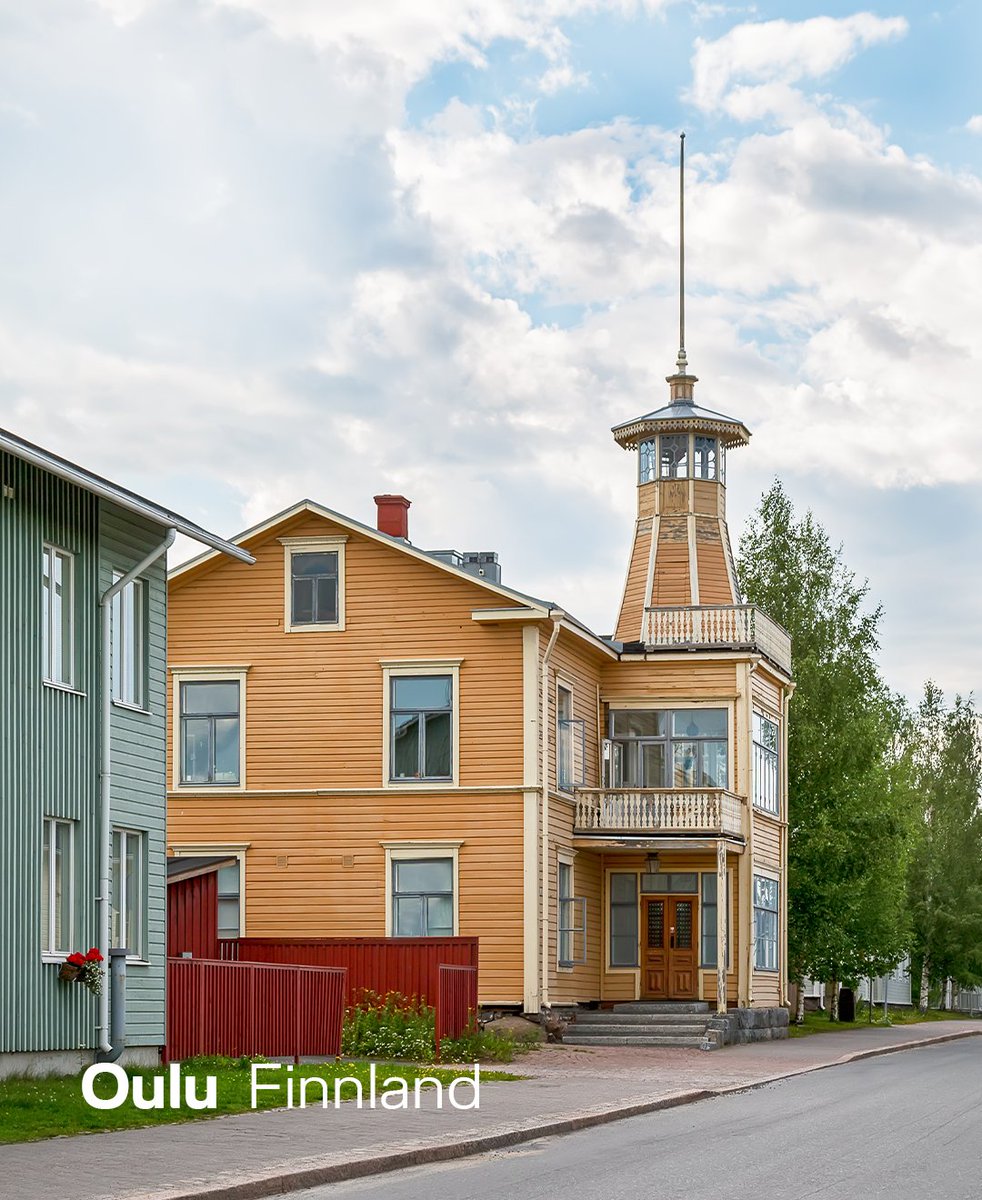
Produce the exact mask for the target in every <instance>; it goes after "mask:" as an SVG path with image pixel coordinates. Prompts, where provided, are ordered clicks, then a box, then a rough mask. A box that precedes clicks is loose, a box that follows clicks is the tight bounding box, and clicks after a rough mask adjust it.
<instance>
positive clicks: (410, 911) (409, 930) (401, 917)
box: [393, 896, 423, 937]
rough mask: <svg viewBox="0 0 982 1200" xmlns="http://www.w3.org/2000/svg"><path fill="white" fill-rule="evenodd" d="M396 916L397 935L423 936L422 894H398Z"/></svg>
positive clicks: (395, 931) (395, 927) (395, 930)
mask: <svg viewBox="0 0 982 1200" xmlns="http://www.w3.org/2000/svg"><path fill="white" fill-rule="evenodd" d="M394 916H395V920H394V921H393V925H394V933H395V936H396V937H422V936H423V898H422V896H397V897H396V899H395V913H394Z"/></svg>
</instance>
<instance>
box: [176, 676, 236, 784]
mask: <svg viewBox="0 0 982 1200" xmlns="http://www.w3.org/2000/svg"><path fill="white" fill-rule="evenodd" d="M240 703H241V694H240V683H239V681H238V680H237V679H215V680H210V679H209V680H197V681H195V682H193V683H182V684H181V783H195V784H218V785H224V786H226V787H236V786H238V784H239V783H240V780H241V769H240V742H239V735H240V728H239V719H240Z"/></svg>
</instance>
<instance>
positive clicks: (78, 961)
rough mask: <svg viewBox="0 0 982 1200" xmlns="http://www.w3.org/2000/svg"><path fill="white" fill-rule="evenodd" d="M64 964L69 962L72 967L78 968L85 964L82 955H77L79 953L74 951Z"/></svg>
mask: <svg viewBox="0 0 982 1200" xmlns="http://www.w3.org/2000/svg"><path fill="white" fill-rule="evenodd" d="M65 962H70V963H71V964H72V966H73V967H80V966H82V965H83V963H84V962H85V957H84V955H81V954H79V952H78V951H77V950H76V951H75V953H74V954H69V956H68V958H66V959H65Z"/></svg>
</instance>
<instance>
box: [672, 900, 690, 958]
mask: <svg viewBox="0 0 982 1200" xmlns="http://www.w3.org/2000/svg"><path fill="white" fill-rule="evenodd" d="M675 949H676V950H691V949H692V901H691V900H676V901H675Z"/></svg>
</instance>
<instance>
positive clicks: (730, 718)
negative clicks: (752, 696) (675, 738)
mask: <svg viewBox="0 0 982 1200" xmlns="http://www.w3.org/2000/svg"><path fill="white" fill-rule="evenodd" d="M600 702H601V704H602V705H603V704H605V705H606V706H607V716H608V720H607V722H606V723H605V725H604V728H605V730H608V731H609V729H610V720H609V718H610V714H611V713H612V712H614V711H615V709H616V710H617V711H618V712H620V711H623V710H628V711H634V710H636V709H658V710H664V709H679V708H725V709H726V779H727V786H726V787H725V788H723V791H725V792H731V793H732V794H734V795H739V794H740V793H739V792H737V786H736V785H737V780H736V737H735V732H736V699H735V698H734V697H732V696H725V697H720V699H718V700H707V699H705V698H703V699H700V700H686V699H685V697H674V698H671V699H665V698H663V697H658V696H645V697H635V698H633V699H631V698H621V699H617V700H605V699H604V698H603V696H601V698H600ZM752 739H753V732H752V731H751V740H752ZM603 740H604V741H609V740H611V739H610V733H609V732H605V733H604V738H603Z"/></svg>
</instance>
